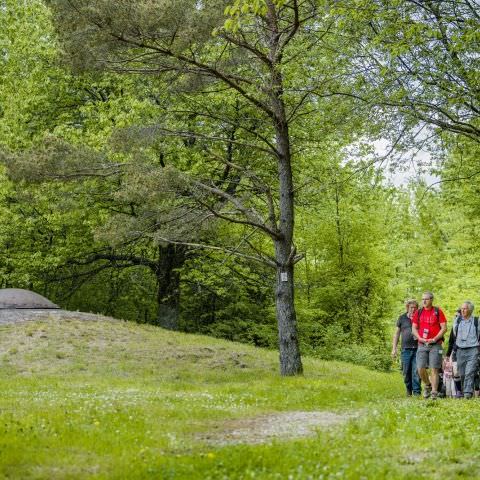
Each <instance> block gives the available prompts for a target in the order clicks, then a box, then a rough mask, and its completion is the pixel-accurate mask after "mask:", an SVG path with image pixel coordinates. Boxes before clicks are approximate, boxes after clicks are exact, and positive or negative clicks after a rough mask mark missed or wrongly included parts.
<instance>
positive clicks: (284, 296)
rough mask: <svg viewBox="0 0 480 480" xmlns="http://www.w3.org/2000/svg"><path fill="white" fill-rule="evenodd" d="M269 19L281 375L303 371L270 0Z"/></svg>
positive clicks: (286, 145) (285, 133)
mask: <svg viewBox="0 0 480 480" xmlns="http://www.w3.org/2000/svg"><path fill="white" fill-rule="evenodd" d="M267 8H268V13H267V18H268V23H269V27H270V29H269V33H270V42H269V43H270V53H269V59H270V61H271V69H270V74H271V90H270V102H271V107H272V112H273V117H272V120H273V126H274V128H275V147H276V151H277V170H278V188H279V192H278V193H279V199H278V207H279V222H278V236H277V237H276V238H274V239H273V242H274V245H275V261H276V264H277V278H276V295H275V305H276V313H277V325H278V348H279V353H280V373H281V375H299V374H302V373H303V366H302V360H301V356H300V348H299V343H298V335H297V316H296V313H295V303H294V300H295V299H294V264H295V258H294V257H295V248H294V244H293V228H294V200H293V195H294V194H293V192H294V190H293V176H292V154H291V145H290V133H289V128H288V119H287V114H286V109H285V102H284V100H283V77H282V73H281V69H280V64H281V58H282V51H281V50H282V47H281V45H280V43H279V39H280V37H281V35H280V33H279V29H278V18H277V11H276V6H275V4H274V2H272V1H271V0H269V1H268V2H267Z"/></svg>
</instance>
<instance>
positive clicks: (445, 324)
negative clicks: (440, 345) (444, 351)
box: [428, 322, 447, 343]
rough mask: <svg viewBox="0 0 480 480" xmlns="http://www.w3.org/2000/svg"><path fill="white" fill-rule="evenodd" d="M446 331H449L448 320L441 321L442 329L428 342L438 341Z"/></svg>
mask: <svg viewBox="0 0 480 480" xmlns="http://www.w3.org/2000/svg"><path fill="white" fill-rule="evenodd" d="M446 331H447V322H445V323H441V324H440V331H439V332H438V333H437V334H436V335H435V336H434V337H433V338H431V339H430V340H428V343H437V342H438V341H439V340H440V339H441V338H443V336H444V335H445V332H446Z"/></svg>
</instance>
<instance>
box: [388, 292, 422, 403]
mask: <svg viewBox="0 0 480 480" xmlns="http://www.w3.org/2000/svg"><path fill="white" fill-rule="evenodd" d="M405 309H406V312H405V313H404V314H402V315H400V317H398V320H397V329H396V330H395V334H394V335H393V345H392V357H393V358H395V357H396V356H397V348H398V340H399V338H400V336H401V337H402V353H401V360H402V373H403V381H404V382H405V387H406V389H407V396H411V395H420V394H421V393H422V390H421V386H420V377H419V376H418V371H417V360H416V357H417V341H416V340H415V338H413V336H412V316H413V314H414V313H415V312H416V310H417V309H418V302H417V301H416V300H407V301H406V302H405Z"/></svg>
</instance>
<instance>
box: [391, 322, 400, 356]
mask: <svg viewBox="0 0 480 480" xmlns="http://www.w3.org/2000/svg"><path fill="white" fill-rule="evenodd" d="M399 338H400V327H397V330H396V331H395V335H393V345H392V357H393V358H395V357H396V356H397V346H398V339H399Z"/></svg>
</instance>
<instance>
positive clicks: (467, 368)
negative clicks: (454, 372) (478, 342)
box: [457, 347, 478, 396]
mask: <svg viewBox="0 0 480 480" xmlns="http://www.w3.org/2000/svg"><path fill="white" fill-rule="evenodd" d="M457 367H458V374H459V375H460V378H461V379H462V390H463V394H464V395H467V396H472V395H473V382H474V378H475V373H476V372H477V367H478V347H471V348H457Z"/></svg>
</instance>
